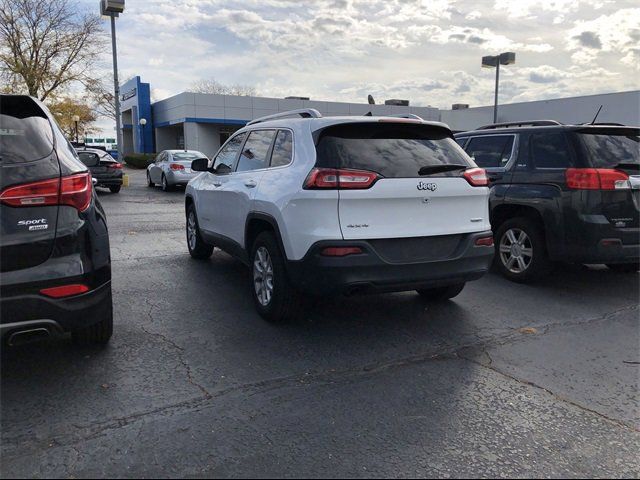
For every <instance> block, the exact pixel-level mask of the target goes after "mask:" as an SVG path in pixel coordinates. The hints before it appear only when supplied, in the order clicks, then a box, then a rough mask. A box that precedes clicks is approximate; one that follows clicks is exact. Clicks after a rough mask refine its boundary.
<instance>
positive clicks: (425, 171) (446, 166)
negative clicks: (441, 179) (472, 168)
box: [418, 163, 469, 175]
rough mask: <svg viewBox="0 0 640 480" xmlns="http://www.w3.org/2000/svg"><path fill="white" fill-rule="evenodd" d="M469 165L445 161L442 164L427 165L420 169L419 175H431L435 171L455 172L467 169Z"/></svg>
mask: <svg viewBox="0 0 640 480" xmlns="http://www.w3.org/2000/svg"><path fill="white" fill-rule="evenodd" d="M467 168H469V165H460V164H455V163H443V164H441V165H426V166H424V167H422V168H420V170H418V175H431V174H433V173H442V172H453V171H455V170H466V169H467Z"/></svg>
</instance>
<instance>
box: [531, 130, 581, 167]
mask: <svg viewBox="0 0 640 480" xmlns="http://www.w3.org/2000/svg"><path fill="white" fill-rule="evenodd" d="M529 145H530V148H531V158H532V159H533V164H534V166H535V168H568V167H570V166H571V165H572V163H573V162H572V160H571V151H570V150H569V144H568V143H567V138H566V136H565V134H564V133H534V134H533V135H531V139H530V143H529Z"/></svg>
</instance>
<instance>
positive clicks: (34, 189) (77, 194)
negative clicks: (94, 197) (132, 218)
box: [0, 173, 92, 212]
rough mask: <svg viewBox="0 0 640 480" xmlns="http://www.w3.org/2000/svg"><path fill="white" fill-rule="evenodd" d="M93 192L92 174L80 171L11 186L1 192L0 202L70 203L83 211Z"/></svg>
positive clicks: (16, 204) (24, 204)
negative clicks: (74, 173)
mask: <svg viewBox="0 0 640 480" xmlns="http://www.w3.org/2000/svg"><path fill="white" fill-rule="evenodd" d="M91 192H92V186H91V175H90V174H89V173H80V174H78V175H71V176H68V177H62V178H53V179H51V180H42V181H39V182H32V183H25V184H22V185H16V186H14V187H9V188H7V189H5V190H4V191H3V192H2V193H1V194H0V202H2V203H4V204H5V205H9V206H11V207H38V206H48V205H69V206H72V207H75V208H76V209H78V210H79V211H81V212H82V211H84V210H86V209H87V208H88V207H89V204H90V203H91Z"/></svg>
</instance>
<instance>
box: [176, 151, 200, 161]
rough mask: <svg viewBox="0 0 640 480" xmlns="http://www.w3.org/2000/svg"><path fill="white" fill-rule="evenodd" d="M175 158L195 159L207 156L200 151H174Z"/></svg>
mask: <svg viewBox="0 0 640 480" xmlns="http://www.w3.org/2000/svg"><path fill="white" fill-rule="evenodd" d="M172 156H173V159H174V160H195V159H196V158H206V155H203V154H202V153H200V152H174V153H173V154H172Z"/></svg>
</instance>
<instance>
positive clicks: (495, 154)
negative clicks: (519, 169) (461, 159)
mask: <svg viewBox="0 0 640 480" xmlns="http://www.w3.org/2000/svg"><path fill="white" fill-rule="evenodd" d="M513 141H514V136H513V135H487V136H482V137H475V138H472V139H471V140H469V144H468V145H467V148H466V149H465V150H466V152H467V153H468V154H469V156H470V157H471V158H472V159H473V160H474V161H475V162H476V165H478V166H479V167H482V168H492V167H505V166H506V165H507V164H508V163H509V160H510V159H511V152H512V151H513Z"/></svg>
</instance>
